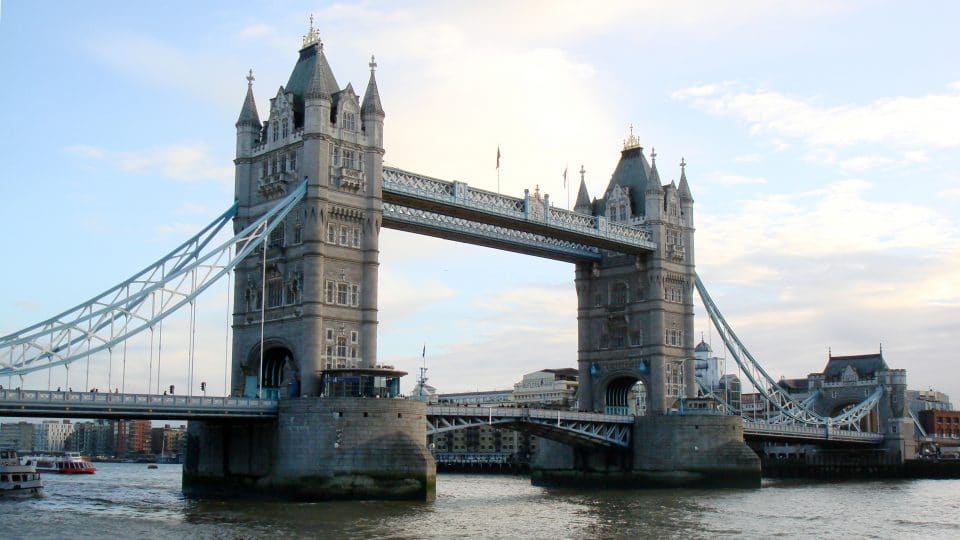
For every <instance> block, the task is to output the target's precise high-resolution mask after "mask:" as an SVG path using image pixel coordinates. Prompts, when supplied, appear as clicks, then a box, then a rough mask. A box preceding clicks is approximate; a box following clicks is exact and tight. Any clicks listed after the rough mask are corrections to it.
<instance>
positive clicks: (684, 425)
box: [530, 415, 760, 488]
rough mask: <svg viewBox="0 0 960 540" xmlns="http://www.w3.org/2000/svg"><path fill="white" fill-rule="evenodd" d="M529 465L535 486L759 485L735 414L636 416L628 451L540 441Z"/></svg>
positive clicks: (757, 471)
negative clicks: (577, 446)
mask: <svg viewBox="0 0 960 540" xmlns="http://www.w3.org/2000/svg"><path fill="white" fill-rule="evenodd" d="M530 469H531V478H532V480H533V483H534V484H538V485H557V486H615V487H628V488H646V487H705V486H710V487H747V488H754V487H760V458H759V457H758V456H757V454H756V453H754V452H753V450H751V449H750V448H749V447H748V446H747V445H746V443H744V441H743V424H742V421H741V419H740V417H736V416H719V415H703V416H700V415H696V416H694V415H690V416H680V415H663V416H659V415H658V416H645V417H639V418H637V420H636V423H635V424H634V426H633V448H632V449H629V450H626V449H623V450H618V449H597V448H595V449H585V448H573V447H570V446H565V445H563V444H560V443H556V442H551V441H543V444H541V445H540V446H538V450H537V454H536V455H535V456H533V459H532V460H531V464H530Z"/></svg>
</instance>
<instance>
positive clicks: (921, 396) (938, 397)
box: [907, 389, 953, 416]
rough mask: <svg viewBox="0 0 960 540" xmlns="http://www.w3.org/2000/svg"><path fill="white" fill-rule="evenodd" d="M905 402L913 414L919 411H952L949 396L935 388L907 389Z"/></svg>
mask: <svg viewBox="0 0 960 540" xmlns="http://www.w3.org/2000/svg"><path fill="white" fill-rule="evenodd" d="M907 402H908V403H910V412H912V413H913V415H914V416H916V415H918V414H920V411H952V410H953V405H951V404H950V396H948V395H946V394H944V393H943V392H938V391H936V390H933V389H930V390H907Z"/></svg>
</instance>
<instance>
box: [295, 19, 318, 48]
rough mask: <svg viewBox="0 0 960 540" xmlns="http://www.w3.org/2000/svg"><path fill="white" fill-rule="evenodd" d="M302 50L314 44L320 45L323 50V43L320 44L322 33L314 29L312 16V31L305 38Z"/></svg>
mask: <svg viewBox="0 0 960 540" xmlns="http://www.w3.org/2000/svg"><path fill="white" fill-rule="evenodd" d="M302 43H303V44H302V45H301V47H300V48H306V47H308V46H310V45H313V44H314V43H320V49H321V50H322V49H323V43H322V42H320V31H319V30H317V29H316V28H314V27H313V15H312V14H311V15H310V31H309V32H307V34H306V35H305V36H303V41H302Z"/></svg>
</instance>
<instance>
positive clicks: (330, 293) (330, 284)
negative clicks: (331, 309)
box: [326, 279, 337, 304]
mask: <svg viewBox="0 0 960 540" xmlns="http://www.w3.org/2000/svg"><path fill="white" fill-rule="evenodd" d="M336 290H337V284H336V283H334V281H333V280H331V279H328V280H327V286H326V301H327V303H328V304H332V303H333V302H334V295H335V293H336Z"/></svg>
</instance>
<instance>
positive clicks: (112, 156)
mask: <svg viewBox="0 0 960 540" xmlns="http://www.w3.org/2000/svg"><path fill="white" fill-rule="evenodd" d="M65 151H66V152H68V153H71V154H74V155H77V156H80V157H83V158H86V159H90V160H94V161H101V162H104V163H106V164H107V165H111V166H113V167H115V168H117V169H119V170H121V171H123V172H128V173H141V174H160V175H163V176H166V177H167V178H170V179H172V180H176V181H178V182H205V181H215V182H219V183H222V184H224V185H227V184H229V183H230V182H231V181H232V179H233V172H234V171H233V166H232V165H229V164H227V165H222V164H221V163H229V162H227V161H226V160H221V159H217V158H215V157H214V156H213V155H212V154H211V153H210V149H209V147H208V146H207V145H206V144H203V143H199V144H191V143H184V144H174V145H169V146H161V147H156V148H150V149H146V150H136V151H110V150H105V149H102V148H98V147H94V146H89V145H82V144H81V145H72V146H68V147H66V148H65Z"/></svg>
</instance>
